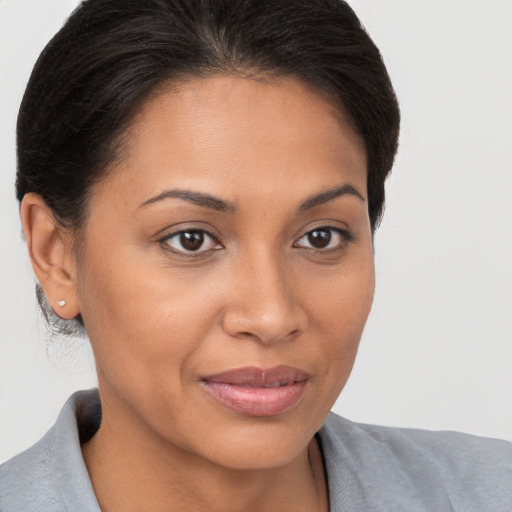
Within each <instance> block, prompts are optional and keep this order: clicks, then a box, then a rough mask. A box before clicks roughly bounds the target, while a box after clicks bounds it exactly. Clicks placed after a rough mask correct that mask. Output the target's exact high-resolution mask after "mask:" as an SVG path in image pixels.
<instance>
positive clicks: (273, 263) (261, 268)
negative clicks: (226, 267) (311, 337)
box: [224, 246, 304, 343]
mask: <svg viewBox="0 0 512 512" xmlns="http://www.w3.org/2000/svg"><path fill="white" fill-rule="evenodd" d="M233 277H234V279H233V285H232V288H231V290H232V292H231V297H230V300H229V304H228V305H227V308H226V311H225V314H224V328H225V330H226V332H228V333H229V334H231V335H232V336H252V337H255V338H257V339H258V340H259V341H261V342H263V343H273V342H277V341H279V340H282V339H284V338H287V337H289V335H291V334H294V333H297V332H298V331H300V330H302V329H303V328H304V315H303V312H302V310H301V308H300V305H299V303H298V301H297V299H298V297H296V294H295V290H294V286H293V282H292V279H291V275H290V272H289V270H288V269H287V267H286V264H285V263H284V262H283V261H282V259H281V258H280V257H279V255H278V254H276V253H275V252H274V251H272V250H270V249H269V248H265V247H261V246H260V247H259V249H258V250H256V251H250V253H249V254H245V255H241V257H240V258H239V259H238V260H237V262H236V270H235V272H234V276H233Z"/></svg>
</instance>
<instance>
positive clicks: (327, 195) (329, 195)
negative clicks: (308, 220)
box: [299, 183, 365, 212]
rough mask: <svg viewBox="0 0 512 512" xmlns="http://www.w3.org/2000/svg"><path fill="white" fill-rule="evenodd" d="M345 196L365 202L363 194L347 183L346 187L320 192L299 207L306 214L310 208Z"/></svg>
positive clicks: (341, 186)
mask: <svg viewBox="0 0 512 512" xmlns="http://www.w3.org/2000/svg"><path fill="white" fill-rule="evenodd" d="M344 195H351V196H354V197H357V198H358V199H360V200H361V201H364V200H365V199H364V197H363V195H362V194H361V192H359V191H358V190H357V188H356V187H354V186H353V185H350V184H349V183H345V184H344V185H340V186H338V187H335V188H331V189H328V190H325V191H323V192H320V193H319V194H315V195H314V196H311V197H308V198H307V199H306V200H305V201H303V202H302V203H301V205H300V206H299V211H300V212H304V211H306V210H309V209H310V208H314V207H315V206H320V205H321V204H324V203H327V202H329V201H332V200H333V199H337V198H338V197H341V196H344Z"/></svg>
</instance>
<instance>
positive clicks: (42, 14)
mask: <svg viewBox="0 0 512 512" xmlns="http://www.w3.org/2000/svg"><path fill="white" fill-rule="evenodd" d="M76 4H77V2H76V1H74V0H44V1H43V0H0V37H1V39H0V109H1V110H0V112H1V116H0V144H1V145H0V272H1V274H0V284H1V286H0V340H1V355H0V356H1V359H0V385H1V395H0V400H1V402H0V460H2V461H3V460H6V459H7V458H9V457H10V456H12V455H14V454H15V453H17V452H19V451H21V450H23V449H25V448H27V447H28V446H29V445H31V444H32V443H34V442H35V441H37V440H38V439H39V438H40V437H41V436H42V435H43V434H44V432H45V431H46V430H47V429H48V428H49V427H50V426H51V425H52V423H53V422H54V421H55V419H56V416H57V414H58V411H59V410H60V408H61V406H62V404H63V403H64V401H65V400H66V399H67V397H68V396H69V395H70V394H71V393H72V392H73V391H74V390H76V389H82V388H88V387H91V386H94V384H95V376H94V364H93V358H92V355H91V353H90V350H89V347H88V345H87V342H86V341H81V340H67V341H59V340H54V341H53V342H51V341H49V340H48V336H47V332H46V327H45V325H44V323H43V322H42V320H41V319H40V317H39V315H38V313H37V308H36V306H35V297H34V278H33V276H32V270H31V267H30V264H29V261H28V258H27V256H26V254H25V252H26V249H25V245H24V242H23V240H22V236H21V226H20V222H19V218H18V206H17V203H16V201H15V198H14V180H15V133H14V132H15V120H16V115H17V109H18V106H19V103H20V100H21V97H22V94H23V91H24V88H25V85H26V82H27V80H28V77H29V73H30V71H31V68H32V66H33V64H34V62H35V60H36V58H37V55H38V54H39V52H40V51H41V50H42V48H43V47H44V45H45V44H46V42H47V41H48V40H49V39H50V37H51V36H52V35H53V34H54V33H55V32H56V31H57V30H58V28H59V27H60V26H61V24H62V23H63V21H64V19H65V18H66V17H67V16H68V15H69V13H70V12H71V11H72V9H73V8H74V6H75V5H76ZM351 4H352V6H353V7H354V9H355V10H356V12H357V13H358V15H359V16H360V18H361V19H362V21H363V23H364V24H365V26H366V27H367V29H368V31H369V32H370V34H371V36H372V37H373V39H374V40H375V42H376V43H377V45H378V46H379V48H380V49H381V52H382V53H383V55H384V59H385V62H386V64H387V66H388V69H389V72H390V75H391V78H392V80H393V83H394V85H395V88H396V91H397V94H398V97H399V100H400V104H401V108H402V116H403V124H402V134H401V143H400V150H399V156H398V159H397V162H396V165H395V167H394V170H393V173H392V177H391V179H390V180H389V182H388V189H387V190H388V202H387V210H386V214H385V217H384V221H383V224H382V226H381V228H380V229H379V231H378V233H377V236H376V266H377V292H376V296H375V302H374V306H373V310H372V313H371V315H370V319H369V322H368V325H367V328H366V330H365V333H364V335H363V339H362V343H361V348H360V351H359V356H358V360H357V361H356V365H355V368H354V371H353V374H352V377H351V379H350V381H349V383H348V385H347V387H346V388H345V390H344V391H343V393H342V395H341V398H340V399H339V400H338V402H337V404H336V406H335V411H336V412H338V413H341V414H343V415H345V416H347V417H349V418H351V419H354V420H358V421H363V422H368V423H378V424H385V425H393V426H408V427H421V428H428V429H451V430H461V431H466V432H470V433H475V434H480V435H486V436H494V437H503V438H509V439H510V438H512V322H511V316H512V286H511V285H512V272H511V262H512V237H511V233H512V208H511V192H512V179H511V173H512V149H511V148H512V30H511V29H510V28H511V27H512V2H511V1H509V0H487V1H483V0H353V1H352V2H351Z"/></svg>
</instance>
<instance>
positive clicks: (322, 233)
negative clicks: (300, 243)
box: [308, 229, 331, 249]
mask: <svg viewBox="0 0 512 512" xmlns="http://www.w3.org/2000/svg"><path fill="white" fill-rule="evenodd" d="M308 241H309V243H310V244H311V245H312V246H313V247H314V248H315V249H323V248H324V247H327V246H328V245H329V242H330V241H331V232H330V231H327V230H320V229H317V230H315V231H311V233H309V234H308Z"/></svg>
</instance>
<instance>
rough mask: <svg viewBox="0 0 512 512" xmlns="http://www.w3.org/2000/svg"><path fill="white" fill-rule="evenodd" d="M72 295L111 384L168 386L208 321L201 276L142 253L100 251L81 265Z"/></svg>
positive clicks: (207, 291)
mask: <svg viewBox="0 0 512 512" xmlns="http://www.w3.org/2000/svg"><path fill="white" fill-rule="evenodd" d="M80 272H81V274H80V275H81V277H82V279H81V286H80V287H79V297H80V301H81V312H82V316H83V319H84V323H85V326H86V329H87V332H88V335H89V338H90V341H91V345H92V347H93V349H94V353H95V356H96V363H97V366H98V369H99V370H100V371H101V372H102V373H103V374H104V375H105V376H106V377H107V378H108V379H109V380H111V381H112V383H114V381H115V384H116V386H118V385H119V386H125V385H128V383H129V381H130V379H136V382H137V386H140V387H141V388H144V389H145V390H146V391H147V389H148V388H150V387H153V386H158V385H159V383H160V384H161V379H162V378H164V379H166V380H173V381H174V382H175V383H177V382H178V379H179V378H180V375H181V373H182V372H181V366H182V365H184V364H186V363H187V360H188V359H189V358H190V356H191V355H192V354H193V353H194V352H195V350H196V349H197V348H198V346H199V345H200V342H201V339H204V337H205V335H206V333H207V332H208V329H210V328H211V326H212V325H213V324H214V322H215V315H216V309H215V300H214V299H213V297H212V292H211V288H210V287H209V286H208V279H207V277H206V276H205V279H197V280H195V281H194V285H193V286H192V285H191V282H190V279H186V278H184V277H183V276H180V274H179V273H177V272H171V271H170V269H169V268H166V267H165V266H162V265H160V266H156V265H154V264H148V261H147V260H146V258H145V254H144V251H140V250H133V251H130V250H129V249H126V248H125V250H123V251H122V254H121V253H119V254H116V253H115V252H110V253H109V256H101V257H100V256H99V254H98V252H97V251H93V250H90V251H89V254H88V258H87V260H86V263H85V264H84V265H82V268H81V269H80Z"/></svg>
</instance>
